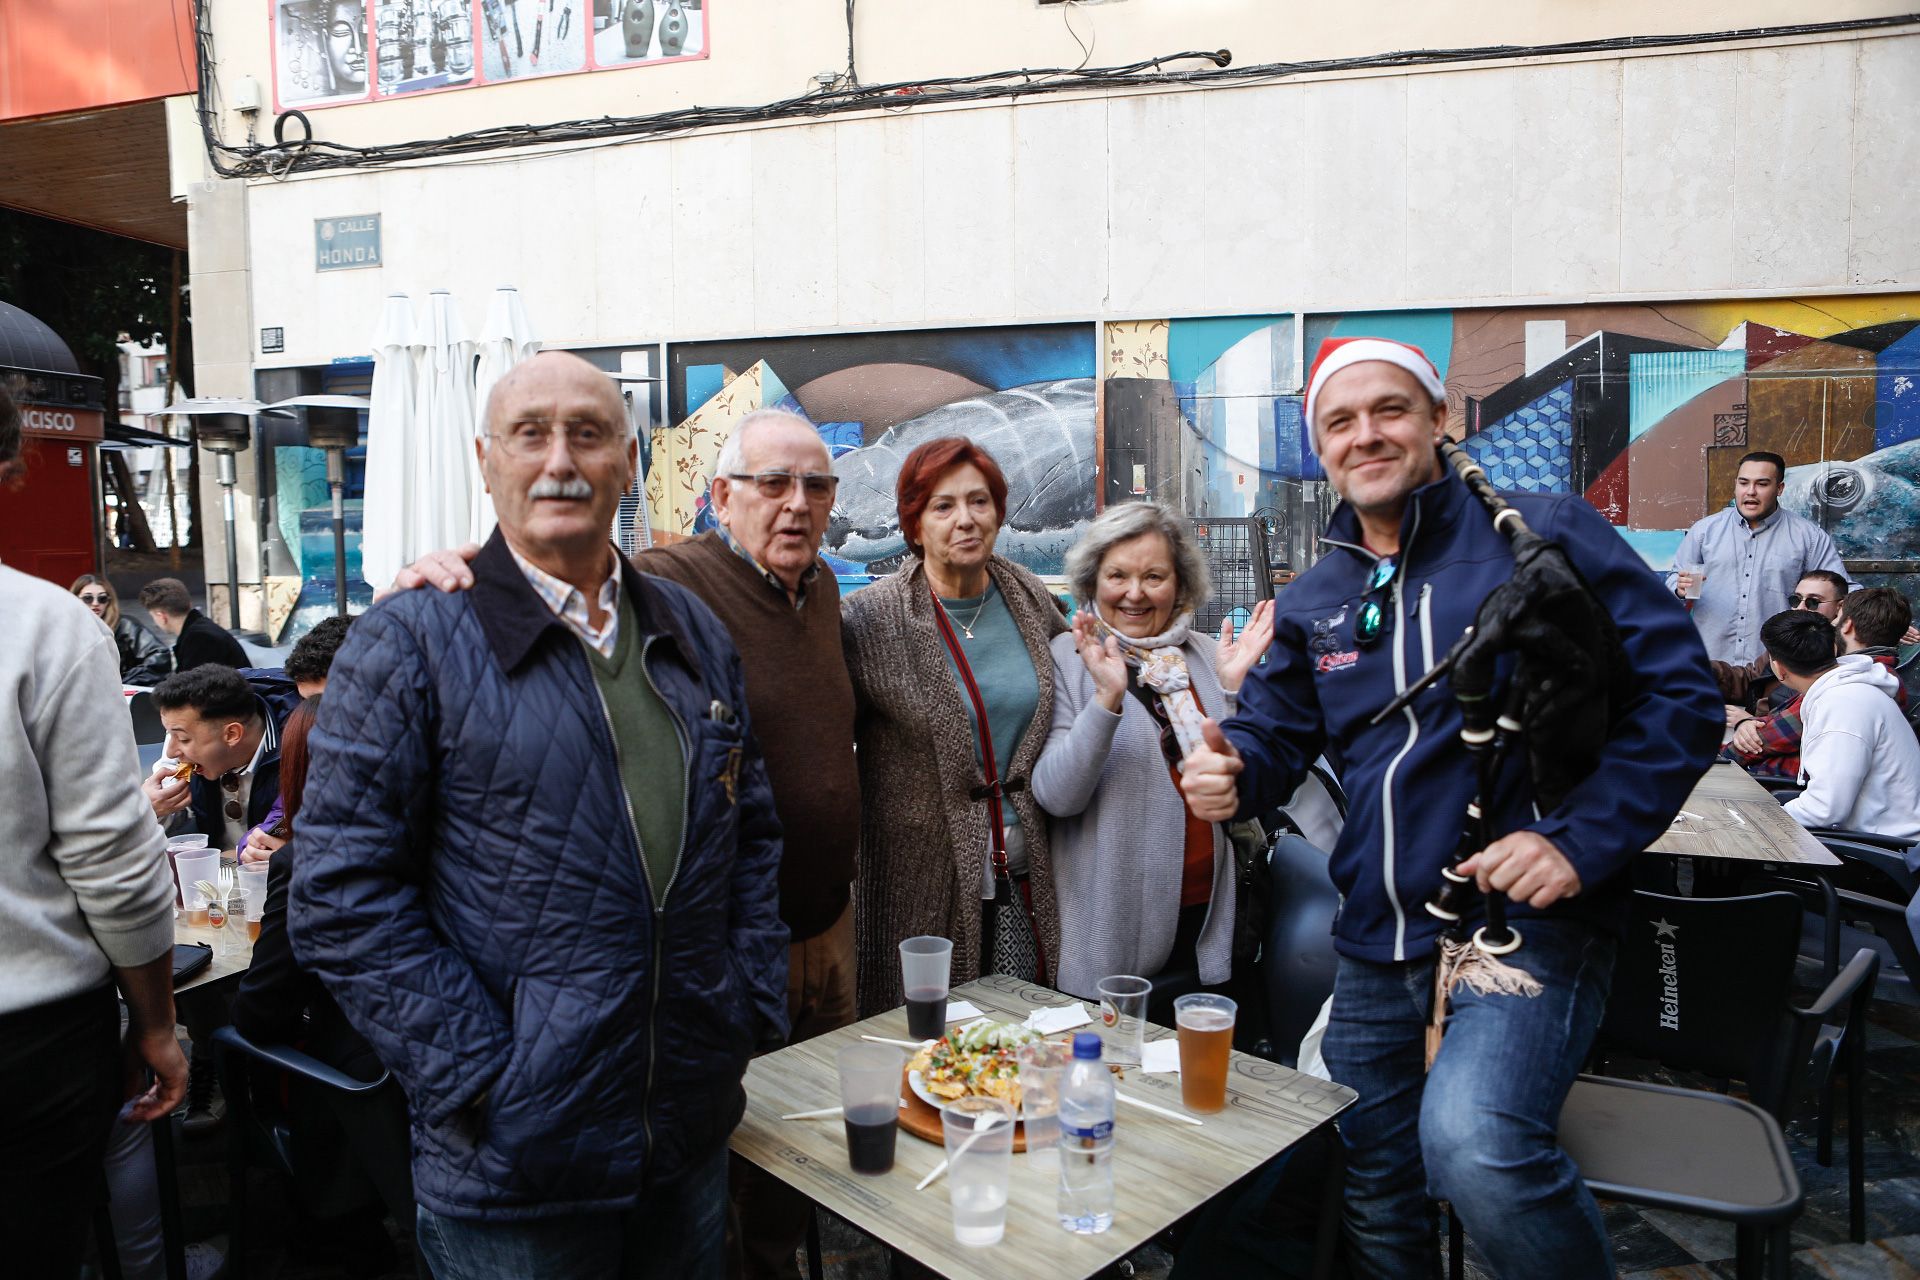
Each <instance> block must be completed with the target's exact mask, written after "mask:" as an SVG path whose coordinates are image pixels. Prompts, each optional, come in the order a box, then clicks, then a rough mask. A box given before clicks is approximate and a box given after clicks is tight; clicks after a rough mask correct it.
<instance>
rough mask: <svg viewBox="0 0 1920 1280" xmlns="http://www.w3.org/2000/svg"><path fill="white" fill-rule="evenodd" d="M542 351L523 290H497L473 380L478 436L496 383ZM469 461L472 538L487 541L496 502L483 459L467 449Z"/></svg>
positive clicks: (482, 333)
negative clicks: (482, 473)
mask: <svg viewBox="0 0 1920 1280" xmlns="http://www.w3.org/2000/svg"><path fill="white" fill-rule="evenodd" d="M539 349H540V340H539V339H538V338H536V337H534V336H533V324H532V322H531V321H529V320H528V319H527V308H526V304H525V303H523V302H522V301H521V300H520V291H519V290H518V289H515V288H513V287H512V286H510V285H503V286H501V287H500V288H498V289H495V290H494V291H493V301H492V302H490V303H488V304H487V323H486V326H485V327H484V328H482V329H481V331H480V367H479V370H478V371H477V372H476V373H475V374H474V380H473V432H474V435H475V436H476V437H484V436H485V435H486V434H487V416H486V415H487V397H488V395H490V394H491V393H492V391H493V384H494V383H496V382H498V381H500V379H501V378H502V377H504V376H505V375H506V372H507V370H509V369H511V368H513V366H515V365H516V364H519V363H520V362H521V361H522V360H525V359H526V358H527V357H528V356H531V355H532V354H533V353H534V352H536V351H538V350H539ZM467 461H468V463H469V464H470V466H471V468H472V483H473V520H472V524H471V527H470V529H469V533H468V536H469V537H471V538H472V539H473V540H474V541H475V542H485V541H486V540H487V538H488V537H489V536H491V535H492V533H493V525H494V516H493V499H492V498H490V497H488V496H487V487H486V484H485V482H484V481H483V480H482V479H481V476H480V460H479V458H478V457H476V456H475V454H474V452H473V450H472V449H468V450H467Z"/></svg>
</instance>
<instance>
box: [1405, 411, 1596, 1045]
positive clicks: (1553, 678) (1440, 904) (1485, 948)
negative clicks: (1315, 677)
mask: <svg viewBox="0 0 1920 1280" xmlns="http://www.w3.org/2000/svg"><path fill="white" fill-rule="evenodd" d="M1440 453H1441V456H1442V457H1443V458H1445V459H1446V461H1447V463H1448V464H1449V465H1451V466H1452V467H1453V469H1454V470H1455V471H1456V472H1458V473H1459V475H1460V478H1461V480H1463V481H1464V482H1465V483H1466V486H1467V489H1468V491H1469V492H1471V493H1472V494H1473V496H1474V497H1475V498H1477V499H1478V500H1479V501H1480V503H1481V505H1482V506H1484V507H1486V508H1487V511H1488V513H1489V514H1490V515H1491V516H1492V517H1493V527H1494V528H1496V529H1498V530H1500V531H1501V532H1502V533H1504V534H1506V535H1507V539H1508V541H1509V542H1510V543H1511V544H1512V547H1513V573H1512V575H1511V576H1510V577H1509V578H1508V579H1507V581H1505V582H1503V583H1501V584H1500V585H1499V586H1497V587H1495V588H1494V589H1493V590H1492V591H1491V592H1489V593H1488V595H1487V598H1486V599H1485V600H1484V601H1482V602H1481V605H1480V608H1479V611H1478V612H1477V613H1476V614H1475V616H1474V620H1473V625H1472V626H1470V627H1468V628H1467V629H1466V631H1465V632H1463V633H1462V634H1461V636H1460V639H1459V640H1457V641H1456V642H1455V643H1454V645H1453V647H1452V648H1451V649H1449V650H1448V651H1447V653H1446V655H1445V656H1444V657H1443V658H1441V660H1440V661H1439V662H1438V663H1437V664H1435V666H1434V667H1433V668H1432V669H1431V670H1429V671H1428V672H1426V674H1424V675H1423V676H1421V677H1420V679H1419V680H1418V681H1416V682H1415V683H1414V684H1412V685H1411V686H1409V687H1408V689H1407V691H1406V692H1405V693H1402V694H1401V695H1400V696H1399V697H1397V698H1395V699H1394V700H1393V701H1392V702H1390V703H1388V704H1387V705H1386V706H1385V707H1383V708H1381V710H1380V712H1379V714H1377V715H1375V716H1374V717H1373V721H1372V722H1373V723H1374V724H1380V723H1382V722H1383V721H1385V720H1386V719H1387V717H1389V716H1391V715H1394V714H1396V713H1398V712H1400V711H1402V710H1404V709H1405V708H1406V707H1407V706H1408V705H1409V704H1410V703H1412V701H1413V700H1414V699H1415V698H1416V697H1418V696H1419V695H1420V694H1421V692H1423V691H1424V690H1425V689H1427V688H1428V687H1429V686H1431V685H1432V684H1434V682H1436V681H1437V680H1439V679H1440V678H1441V677H1442V676H1447V675H1449V674H1450V675H1451V677H1452V680H1451V683H1452V687H1453V696H1454V700H1455V701H1456V702H1458V703H1459V704H1460V745H1461V746H1462V748H1463V749H1464V750H1465V751H1466V753H1467V755H1468V757H1469V758H1470V759H1471V760H1472V761H1473V764H1474V795H1473V798H1472V800H1470V801H1469V802H1468V803H1467V807H1466V813H1465V815H1464V817H1463V819H1462V823H1461V832H1460V839H1459V841H1458V843H1457V844H1456V845H1455V847H1454V851H1453V854H1452V857H1451V858H1450V860H1449V862H1448V865H1447V866H1446V867H1444V868H1442V870H1441V877H1442V883H1441V886H1440V888H1439V889H1438V890H1436V891H1435V893H1434V894H1433V896H1432V897H1431V898H1430V899H1429V900H1428V901H1427V903H1426V904H1425V905H1426V910H1427V912H1428V914H1430V915H1432V916H1433V917H1435V918H1436V919H1438V920H1441V921H1443V922H1444V923H1445V924H1446V926H1447V928H1446V931H1445V932H1444V933H1443V934H1442V935H1441V938H1440V955H1439V962H1438V964H1437V965H1436V966H1435V993H1434V1008H1433V1022H1432V1025H1431V1026H1430V1027H1429V1028H1428V1035H1427V1060H1428V1062H1429V1064H1431V1062H1432V1060H1433V1055H1434V1053H1435V1052H1437V1051H1438V1049H1439V1037H1440V1031H1441V1028H1442V1026H1443V1025H1444V1020H1445V1018H1446V1008H1447V1000H1448V998H1449V996H1450V995H1451V994H1452V992H1453V990H1454V988H1455V987H1456V986H1460V985H1465V986H1467V987H1468V988H1470V989H1471V990H1474V991H1477V992H1481V993H1482V994H1492V993H1501V994H1512V995H1521V996H1532V995H1538V994H1539V993H1540V990H1541V988H1540V983H1539V981H1538V980H1537V979H1535V978H1534V977H1533V976H1532V975H1531V974H1529V973H1527V972H1526V971H1525V970H1523V969H1520V968H1518V967H1516V966H1514V965H1511V964H1508V963H1506V962H1505V961H1504V960H1503V959H1502V957H1504V956H1508V955H1511V954H1512V953H1513V952H1515V951H1517V950H1519V948H1520V945H1521V938H1520V933H1519V931H1518V930H1517V929H1515V928H1513V927H1512V926H1511V925H1510V924H1508V923H1507V917H1506V899H1505V898H1504V896H1503V895H1501V894H1499V893H1497V892H1491V893H1487V894H1484V895H1480V894H1477V891H1476V889H1475V887H1474V879H1473V877H1471V876H1467V875H1462V874H1461V872H1460V866H1461V864H1462V863H1464V862H1465V861H1466V860H1467V859H1468V858H1471V857H1472V856H1473V855H1474V854H1476V853H1478V852H1480V851H1481V850H1482V849H1485V848H1486V847H1487V846H1488V845H1490V844H1492V843H1493V842H1494V840H1495V839H1497V838H1498V836H1499V834H1501V833H1498V832H1496V831H1494V829H1493V815H1494V814H1495V813H1497V812H1498V811H1499V799H1500V797H1499V796H1498V794H1497V792H1498V789H1499V783H1500V779H1501V776H1502V773H1503V770H1504V766H1505V764H1506V760H1507V757H1508V756H1509V754H1511V753H1512V752H1513V750H1514V749H1515V747H1516V744H1517V743H1520V742H1524V743H1525V747H1526V752H1527V760H1528V765H1529V768H1530V771H1531V773H1532V775H1533V784H1534V796H1535V799H1536V801H1537V803H1538V804H1539V808H1540V812H1542V813H1545V812H1548V811H1549V810H1551V809H1553V808H1554V807H1555V806H1557V805H1558V804H1559V803H1560V802H1561V801H1562V800H1564V799H1565V798H1566V796H1567V793H1568V792H1570V791H1572V790H1573V788H1574V787H1575V786H1577V785H1578V784H1579V782H1580V781H1581V779H1583V778H1585V777H1586V776H1587V775H1588V774H1590V773H1591V772H1593V770H1594V768H1595V767H1596V766H1597V765H1598V764H1599V762H1600V753H1601V751H1602V749H1603V748H1604V747H1605V745H1606V740H1607V736H1608V733H1609V731H1610V730H1611V728H1612V725H1613V721H1614V717H1615V716H1616V715H1617V714H1618V711H1619V709H1620V707H1621V706H1623V705H1624V704H1625V701H1626V698H1627V695H1628V692H1629V685H1630V676H1631V671H1630V668H1629V667H1628V664H1627V657H1626V651H1625V649H1624V648H1622V646H1621V644H1620V633H1619V631H1618V629H1617V628H1615V626H1614V624H1613V619H1612V617H1611V616H1610V615H1609V614H1608V613H1607V611H1606V609H1605V608H1604V607H1603V606H1602V605H1601V603H1600V602H1599V601H1598V600H1597V599H1595V598H1594V595H1593V592H1592V589H1591V588H1589V587H1588V586H1587V583H1586V580H1585V579H1584V578H1583V577H1581V575H1580V571H1579V570H1578V569H1576V568H1574V566H1573V562H1572V561H1570V560H1569V559H1568V558H1567V553H1566V552H1565V551H1564V550H1562V549H1561V547H1560V545H1559V544H1558V543H1556V542H1554V541H1552V540H1551V539H1549V538H1546V537H1543V536H1541V535H1540V534H1538V533H1536V532H1535V531H1534V530H1533V529H1531V528H1529V527H1528V525H1527V522H1526V521H1525V520H1524V519H1522V518H1521V515H1520V513H1519V512H1518V511H1516V510H1515V509H1514V508H1513V506H1512V505H1511V504H1510V503H1508V502H1507V500H1506V499H1504V498H1502V497H1501V496H1500V495H1499V494H1498V493H1497V492H1495V490H1494V487H1493V483H1492V481H1490V480H1488V479H1487V473H1486V472H1485V471H1483V470H1481V469H1480V466H1479V464H1477V463H1476V462H1474V461H1473V459H1472V458H1470V457H1469V456H1468V455H1467V452H1466V450H1464V449H1462V448H1461V447H1460V446H1458V445H1456V444H1454V443H1453V442H1452V441H1447V442H1445V443H1443V444H1442V445H1441V446H1440ZM1508 655H1512V657H1513V658H1514V661H1513V663H1512V670H1511V672H1510V673H1509V675H1508V678H1507V684H1506V689H1505V691H1504V693H1500V692H1498V691H1497V690H1496V687H1495V686H1496V685H1497V684H1498V681H1499V675H1500V670H1499V668H1500V662H1501V659H1502V658H1503V657H1506V656H1508ZM1476 896H1477V897H1479V898H1480V900H1481V905H1482V908H1483V911H1484V915H1485V923H1484V924H1483V925H1482V926H1481V927H1479V928H1477V929H1472V930H1469V927H1468V921H1469V918H1470V916H1471V914H1472V910H1473V906H1474V899H1475V898H1476Z"/></svg>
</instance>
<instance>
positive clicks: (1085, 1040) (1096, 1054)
mask: <svg viewBox="0 0 1920 1280" xmlns="http://www.w3.org/2000/svg"><path fill="white" fill-rule="evenodd" d="M1100 1047H1101V1046H1100V1037H1099V1036H1098V1035H1096V1034H1095V1033H1094V1032H1091V1031H1082V1032H1079V1033H1078V1034H1076V1035H1075V1036H1074V1037H1073V1056H1074V1057H1076V1058H1091V1059H1092V1060H1093V1061H1095V1062H1098V1061H1099V1060H1100Z"/></svg>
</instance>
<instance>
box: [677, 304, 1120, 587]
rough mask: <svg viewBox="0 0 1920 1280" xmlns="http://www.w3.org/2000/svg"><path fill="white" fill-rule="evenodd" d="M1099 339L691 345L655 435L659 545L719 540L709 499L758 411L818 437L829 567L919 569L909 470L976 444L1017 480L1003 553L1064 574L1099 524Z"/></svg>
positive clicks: (1082, 328)
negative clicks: (935, 451) (941, 445)
mask: <svg viewBox="0 0 1920 1280" xmlns="http://www.w3.org/2000/svg"><path fill="white" fill-rule="evenodd" d="M1093 364H1094V353H1093V327H1092V326H1091V325H1021V326H1014V327H1004V328H991V329H950V330H925V331H916V332H906V333H888V334H852V335H841V336H837V337H824V338H773V339H764V340H747V341H738V342H706V343H687V344H683V345H679V346H676V347H673V348H671V349H670V351H669V356H668V370H669V376H668V386H667V391H668V405H667V408H668V412H669V414H670V416H671V419H672V421H673V423H674V425H673V426H670V427H665V428H661V429H659V430H656V431H655V432H654V438H653V450H652V454H653V466H652V468H651V469H650V471H649V475H648V481H647V493H648V502H649V512H650V515H651V517H652V520H653V527H654V529H655V530H656V531H665V532H666V533H667V534H668V535H669V536H675V535H678V536H691V535H694V534H698V533H700V532H702V531H704V530H705V529H707V528H710V527H712V523H713V517H712V514H711V511H710V510H709V508H708V504H707V488H708V486H709V485H710V483H711V481H712V477H713V467H714V462H715V459H716V457H717V456H718V454H719V451H720V449H721V447H722V446H723V445H724V444H725V442H726V440H727V439H728V438H729V437H730V436H731V435H732V432H733V428H734V425H735V424H736V423H737V422H738V421H739V420H740V419H741V418H743V417H745V415H746V414H747V413H748V412H751V411H752V410H754V409H758V408H779V409H786V410H788V411H790V412H793V413H797V414H799V415H800V416H801V417H804V418H805V419H807V421H809V422H811V423H812V424H813V425H814V427H815V429H816V430H818V431H819V432H820V434H821V438H822V439H823V440H824V441H825V442H826V444H827V449H828V453H829V454H830V455H831V456H832V457H833V459H834V472H835V474H837V475H838V476H840V491H839V493H838V494H837V495H836V499H835V503H834V509H833V515H832V518H831V522H830V524H829V527H828V531H827V535H826V540H825V543H824V545H823V547H822V549H821V550H822V554H823V556H824V557H825V559H826V561H827V563H828V564H829V565H830V566H831V567H832V568H833V569H834V571H835V572H836V573H838V574H840V575H841V576H842V577H843V578H850V579H852V580H855V581H858V580H860V579H862V578H863V577H864V576H865V575H869V574H880V573H886V572H890V571H892V570H893V569H894V568H896V567H898V566H899V564H900V563H901V561H902V560H903V559H904V558H905V556H906V554H907V548H906V542H905V540H904V539H902V538H901V536H900V527H899V520H898V518H897V516H896V514H895V499H894V488H895V485H896V482H897V480H898V477H899V473H900V463H901V461H902V460H903V459H904V458H905V457H906V455H907V454H908V453H910V452H912V451H913V450H914V449H915V448H916V447H918V446H919V445H921V444H924V443H926V442H927V441H928V440H932V439H935V438H937V437H940V436H945V435H964V436H969V437H971V438H972V439H973V440H974V441H976V442H977V443H978V444H979V445H980V446H981V447H982V448H984V449H986V450H987V452H988V453H990V454H992V455H993V457H994V459H995V461H997V462H998V463H999V464H1000V466H1001V468H1002V470H1004V471H1005V472H1006V476H1007V490H1008V493H1007V521H1006V525H1005V527H1004V528H1003V530H1002V532H1001V534H1000V537H999V540H998V542H997V543H996V547H995V549H996V550H997V551H999V552H1000V553H1001V554H1002V555H1005V556H1007V557H1009V558H1010V559H1013V560H1015V561H1018V562H1019V563H1021V564H1024V565H1026V566H1027V567H1028V568H1030V569H1033V570H1034V571H1036V572H1038V573H1059V572H1060V571H1061V570H1062V568H1063V565H1064V559H1065V556H1066V550H1067V548H1068V547H1069V546H1071V545H1072V544H1073V541H1074V539H1075V538H1077V537H1078V536H1079V533H1080V530H1081V528H1082V527H1083V526H1084V525H1085V523H1086V521H1087V520H1089V519H1091V518H1092V516H1093V513H1094V507H1095V500H1096V499H1095V479H1096V476H1097V473H1098V468H1097V466H1096V460H1095V456H1094V455H1095V449H1094V441H1095V438H1096V432H1095V421H1094V419H1095V412H1096V403H1097V402H1096V398H1095V391H1094V382H1093Z"/></svg>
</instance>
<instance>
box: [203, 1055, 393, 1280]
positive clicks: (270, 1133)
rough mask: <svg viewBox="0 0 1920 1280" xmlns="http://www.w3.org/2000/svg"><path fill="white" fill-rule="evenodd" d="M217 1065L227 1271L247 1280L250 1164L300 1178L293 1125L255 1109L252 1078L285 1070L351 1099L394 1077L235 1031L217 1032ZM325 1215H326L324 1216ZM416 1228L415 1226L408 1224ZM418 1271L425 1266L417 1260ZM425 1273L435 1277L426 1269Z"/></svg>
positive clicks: (236, 1278) (234, 1277) (234, 1278)
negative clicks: (223, 1132)
mask: <svg viewBox="0 0 1920 1280" xmlns="http://www.w3.org/2000/svg"><path fill="white" fill-rule="evenodd" d="M213 1051H214V1061H215V1064H216V1066H217V1068H218V1070H219V1072H220V1087H221V1091H222V1092H223V1093H224V1094H225V1095H226V1099H227V1113H228V1114H227V1175H228V1177H229V1179H230V1180H231V1192H230V1195H231V1203H232V1207H233V1222H232V1226H231V1229H230V1231H229V1233H228V1241H229V1244H228V1252H227V1268H228V1276H229V1277H230V1280H245V1276H246V1267H247V1238H246V1232H247V1218H248V1214H247V1199H246V1197H247V1165H248V1164H249V1163H250V1162H251V1161H252V1160H253V1159H254V1158H256V1157H260V1158H264V1159H265V1160H266V1161H267V1162H268V1163H270V1164H271V1165H272V1166H273V1167H275V1168H277V1169H279V1170H280V1172H281V1173H283V1174H284V1175H286V1176H287V1177H289V1178H291V1177H293V1176H294V1169H295V1165H294V1142H293V1132H292V1128H291V1126H290V1125H289V1124H288V1122H287V1119H286V1117H284V1116H265V1115H262V1114H261V1113H260V1112H258V1111H257V1110H256V1109H255V1108H254V1105H253V1094H252V1092H251V1088H250V1085H251V1079H250V1077H251V1075H252V1069H253V1068H254V1067H265V1068H269V1069H272V1070H275V1071H285V1072H288V1073H290V1074H292V1075H294V1076H297V1077H299V1078H300V1079H302V1080H306V1081H308V1082H310V1083H312V1084H314V1085H317V1086H319V1087H321V1088H324V1089H333V1090H337V1091H339V1092H341V1093H345V1094H354V1095H369V1094H372V1093H374V1092H375V1091H377V1090H380V1089H384V1088H386V1087H388V1084H389V1083H390V1082H391V1080H392V1078H393V1077H392V1074H391V1073H390V1072H385V1071H383V1072H381V1073H380V1077H379V1079H377V1080H357V1079H355V1078H354V1077H352V1076H350V1075H348V1074H347V1073H346V1072H344V1071H341V1070H339V1069H338V1068H336V1067H331V1066H328V1065H327V1064H326V1063H324V1062H322V1061H320V1060H319V1059H318V1058H314V1057H311V1056H309V1055H308V1054H304V1053H302V1052H300V1051H299V1050H298V1049H293V1048H289V1047H288V1046H286V1045H278V1044H266V1045H263V1044H255V1043H254V1042H253V1041H251V1040H249V1039H247V1038H246V1037H245V1036H243V1035H241V1034H240V1032H239V1031H238V1030H237V1029H235V1028H234V1027H231V1026H226V1027H221V1028H220V1029H219V1030H218V1031H216V1032H214V1033H213ZM322 1216H324V1214H323V1215H322ZM401 1225H402V1226H404V1227H411V1225H412V1224H410V1223H402V1224H401ZM416 1266H419V1264H418V1261H417V1260H416ZM418 1273H419V1274H421V1275H426V1274H429V1273H428V1272H427V1271H426V1269H425V1268H424V1267H423V1266H420V1267H419V1272H418Z"/></svg>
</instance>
